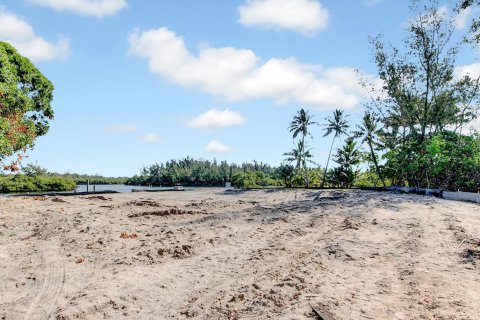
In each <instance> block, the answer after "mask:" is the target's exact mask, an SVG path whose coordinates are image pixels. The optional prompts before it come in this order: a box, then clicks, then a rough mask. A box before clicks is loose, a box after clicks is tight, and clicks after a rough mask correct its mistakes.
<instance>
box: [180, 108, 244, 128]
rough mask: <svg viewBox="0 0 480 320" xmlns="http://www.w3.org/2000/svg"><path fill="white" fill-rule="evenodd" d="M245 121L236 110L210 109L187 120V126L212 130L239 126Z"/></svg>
mask: <svg viewBox="0 0 480 320" xmlns="http://www.w3.org/2000/svg"><path fill="white" fill-rule="evenodd" d="M244 123H245V118H243V117H242V115H241V114H240V113H238V112H235V111H231V110H229V109H225V110H217V109H211V110H208V111H207V112H205V113H203V114H201V115H199V116H198V117H196V118H193V119H191V120H190V121H188V122H187V126H189V127H192V128H199V129H206V130H213V129H218V128H228V127H235V126H240V125H242V124H244Z"/></svg>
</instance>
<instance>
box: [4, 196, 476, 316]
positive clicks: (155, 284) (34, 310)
mask: <svg viewBox="0 0 480 320" xmlns="http://www.w3.org/2000/svg"><path fill="white" fill-rule="evenodd" d="M479 238H480V206H478V205H475V204H468V203H460V202H449V201H445V200H440V199H435V198H427V197H421V196H414V195H400V194H389V193H373V192H364V191H351V192H343V191H324V192H312V191H287V190H283V191H248V192H225V191H224V190H221V189H212V190H204V189H201V190H197V191H186V192H171V193H168V192H166V193H165V192H164V193H132V194H115V195H104V196H96V197H93V196H83V197H64V198H56V197H35V198H0V319H3V320H11V319H15V320H16V319H58V320H61V319H62V320H66V319H186V318H191V319H321V318H320V317H318V316H316V315H315V313H314V312H313V311H312V308H311V305H314V306H320V308H321V309H322V312H325V314H324V315H323V316H324V317H325V320H329V319H328V315H327V313H330V315H331V318H332V319H463V320H466V319H472V320H475V319H480V272H479V271H480V267H479V264H480V251H479V249H480V247H479V246H480V242H479Z"/></svg>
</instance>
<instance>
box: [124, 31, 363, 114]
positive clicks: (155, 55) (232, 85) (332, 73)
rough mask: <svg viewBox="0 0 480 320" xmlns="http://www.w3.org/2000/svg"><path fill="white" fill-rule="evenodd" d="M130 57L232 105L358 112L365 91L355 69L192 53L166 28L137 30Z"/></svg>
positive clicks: (220, 52)
mask: <svg viewBox="0 0 480 320" xmlns="http://www.w3.org/2000/svg"><path fill="white" fill-rule="evenodd" d="M129 43H130V48H129V53H130V54H132V55H135V56H138V57H141V58H145V59H146V60H147V61H148V64H149V68H150V71H151V72H153V73H155V74H157V75H159V76H162V77H165V78H167V79H168V80H169V81H170V82H172V83H175V84H177V85H180V86H184V87H189V88H196V89H198V90H200V91H203V92H206V93H209V94H213V95H216V96H221V97H224V98H226V99H227V100H230V101H238V100H246V99H262V98H269V99H272V100H274V101H275V102H276V103H278V104H285V103H288V102H295V103H300V104H303V105H307V106H310V107H316V108H318V109H321V110H331V109H335V108H344V109H348V108H354V107H356V106H357V105H358V104H359V102H360V100H361V98H362V97H364V94H365V92H364V90H363V89H362V88H361V86H360V85H358V83H357V82H356V80H355V79H356V72H355V70H354V69H353V68H348V67H342V68H325V67H323V66H321V65H312V64H303V63H300V62H299V61H298V60H297V59H295V58H294V57H289V58H271V59H269V60H267V61H262V59H261V58H260V57H258V56H257V55H256V54H255V53H254V52H253V51H251V50H247V49H236V48H232V47H225V48H202V49H200V52H199V53H198V55H194V54H192V53H191V52H190V51H189V50H188V49H187V48H186V46H185V43H184V41H183V39H182V38H180V37H179V36H177V35H176V34H175V33H174V32H172V31H170V30H168V29H167V28H160V29H154V30H148V31H143V32H141V31H139V30H136V31H135V32H133V33H132V34H131V35H130V37H129Z"/></svg>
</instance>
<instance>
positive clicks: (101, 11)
mask: <svg viewBox="0 0 480 320" xmlns="http://www.w3.org/2000/svg"><path fill="white" fill-rule="evenodd" d="M30 1H31V2H32V3H35V4H38V5H42V6H45V7H49V8H52V9H55V10H58V11H72V12H75V13H78V14H81V15H85V16H94V17H99V18H101V17H105V16H111V15H113V14H115V13H117V12H118V11H120V10H122V9H125V8H126V7H127V1H126V0H30Z"/></svg>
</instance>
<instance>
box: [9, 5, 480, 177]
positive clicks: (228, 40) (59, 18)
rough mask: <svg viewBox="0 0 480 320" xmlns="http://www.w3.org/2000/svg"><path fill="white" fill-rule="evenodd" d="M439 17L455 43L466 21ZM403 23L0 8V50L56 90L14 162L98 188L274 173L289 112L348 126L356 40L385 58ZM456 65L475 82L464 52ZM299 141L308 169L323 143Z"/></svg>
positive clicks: (164, 8) (338, 11) (379, 18)
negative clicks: (152, 176)
mask: <svg viewBox="0 0 480 320" xmlns="http://www.w3.org/2000/svg"><path fill="white" fill-rule="evenodd" d="M442 9H444V10H447V11H448V12H449V13H447V14H449V15H451V16H452V18H453V19H454V21H455V26H456V28H457V29H458V34H461V33H462V32H464V31H465V30H466V28H467V27H468V23H469V21H470V20H471V18H472V16H473V15H478V12H477V9H471V10H469V11H468V12H466V13H465V14H464V15H462V16H454V14H453V13H452V12H451V9H452V4H448V3H445V4H443V3H442ZM412 18H413V17H412V14H411V13H410V12H409V8H408V1H406V0H405V1H398V0H228V1H226V0H0V40H3V41H7V42H10V43H12V44H13V45H14V46H15V47H16V48H17V49H18V50H19V52H20V53H21V54H23V55H25V56H27V57H28V58H30V59H31V60H32V62H34V63H35V65H36V66H37V67H38V68H39V69H40V71H41V72H42V73H43V74H44V75H45V76H46V77H47V78H48V79H50V80H51V81H52V83H53V84H54V86H55V92H54V100H53V102H52V106H53V109H54V111H55V119H54V120H53V121H52V122H51V127H50V131H49V132H48V134H47V135H45V136H43V137H40V138H38V140H37V141H36V145H35V148H34V149H33V150H31V151H29V152H28V153H27V156H28V157H27V159H26V160H25V161H24V162H25V163H37V164H39V165H41V166H43V167H46V168H47V169H49V170H51V171H56V172H77V173H88V174H101V175H105V176H131V175H134V174H137V173H139V171H140V169H141V168H142V167H143V166H146V165H151V164H153V163H159V162H164V161H167V160H169V159H178V158H182V157H186V156H190V157H193V158H203V159H214V158H216V159H217V160H219V161H220V160H227V161H229V162H238V163H241V162H244V161H251V160H254V159H255V160H257V161H263V162H268V163H270V164H272V165H278V164H280V163H281V162H282V161H283V159H284V157H283V156H282V155H283V153H285V152H287V151H288V150H289V149H290V148H292V147H293V141H292V138H291V134H290V133H289V131H288V124H289V122H290V121H291V119H292V117H293V116H294V115H295V113H296V112H297V110H298V109H300V108H305V109H308V110H310V112H311V114H312V115H313V116H314V120H316V121H318V122H320V123H324V122H325V121H324V119H325V117H327V116H329V115H330V114H331V113H332V111H333V110H334V109H336V108H339V109H343V110H346V112H347V113H348V114H350V119H351V121H352V122H353V123H355V121H356V119H358V118H359V116H360V114H361V113H362V110H363V108H362V105H363V104H364V102H365V99H366V94H365V92H364V91H363V90H362V88H361V87H360V86H359V84H358V76H357V73H356V72H355V70H359V71H360V72H361V73H362V74H364V76H365V77H367V78H368V79H370V80H371V81H373V82H375V81H376V79H377V76H376V69H375V65H374V63H373V61H372V50H371V49H372V48H371V47H370V45H369V37H371V36H376V35H378V34H383V35H384V38H385V40H387V41H389V42H391V43H393V44H397V45H398V44H400V40H401V38H402V37H403V36H404V35H405V28H406V25H407V22H408V21H409V20H410V19H412ZM473 51H475V50H473ZM458 64H459V65H458V66H459V68H463V69H461V70H470V71H472V72H478V74H480V64H479V63H478V53H477V52H473V53H471V52H462V53H461V55H460V58H459V59H458ZM312 133H313V135H314V140H313V141H310V146H311V147H312V148H313V154H314V156H315V159H314V160H315V161H316V162H318V163H319V164H320V165H321V164H324V163H325V162H326V157H327V155H328V150H329V147H330V143H331V137H327V138H323V133H324V132H323V131H322V128H321V127H320V126H317V127H313V128H312Z"/></svg>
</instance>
